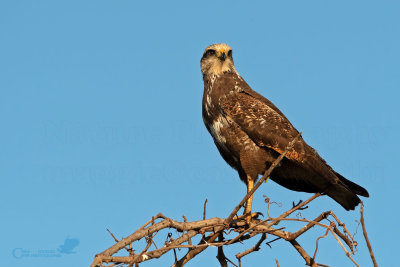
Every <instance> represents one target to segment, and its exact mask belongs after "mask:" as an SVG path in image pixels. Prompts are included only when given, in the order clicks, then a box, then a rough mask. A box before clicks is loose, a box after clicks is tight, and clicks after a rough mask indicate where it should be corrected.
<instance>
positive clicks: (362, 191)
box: [335, 172, 369, 197]
mask: <svg viewBox="0 0 400 267" xmlns="http://www.w3.org/2000/svg"><path fill="white" fill-rule="evenodd" d="M335 174H336V176H337V177H338V178H339V179H340V181H341V182H343V183H344V184H345V185H346V186H347V187H348V188H349V189H350V190H351V191H352V192H353V193H355V194H357V195H359V196H363V197H369V193H368V191H367V190H366V189H365V188H364V187H362V186H359V185H358V184H356V183H353V182H352V181H350V180H347V179H346V178H344V177H343V176H342V175H340V174H339V173H337V172H335Z"/></svg>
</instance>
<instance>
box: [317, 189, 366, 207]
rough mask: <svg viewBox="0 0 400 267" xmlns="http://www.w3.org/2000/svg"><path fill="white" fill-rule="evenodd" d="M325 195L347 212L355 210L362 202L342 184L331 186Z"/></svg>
mask: <svg viewBox="0 0 400 267" xmlns="http://www.w3.org/2000/svg"><path fill="white" fill-rule="evenodd" d="M325 193H326V194H327V195H328V196H330V197H331V198H333V199H334V200H335V201H336V202H337V203H339V204H340V205H342V207H343V208H345V209H346V210H354V208H355V207H356V206H357V205H358V204H359V203H360V201H361V200H360V199H359V197H358V196H357V195H356V194H355V193H353V192H352V191H350V190H349V189H348V188H347V187H346V186H345V185H343V184H340V183H338V184H332V185H330V186H329V187H328V188H327V189H326V190H325Z"/></svg>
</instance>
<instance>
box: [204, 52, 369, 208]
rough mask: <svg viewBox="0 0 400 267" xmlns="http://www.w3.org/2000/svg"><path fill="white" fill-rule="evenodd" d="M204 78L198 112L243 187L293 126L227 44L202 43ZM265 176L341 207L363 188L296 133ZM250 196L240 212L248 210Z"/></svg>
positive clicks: (288, 136)
mask: <svg viewBox="0 0 400 267" xmlns="http://www.w3.org/2000/svg"><path fill="white" fill-rule="evenodd" d="M200 63H201V72H202V73H203V80H204V94H203V108H202V116H203V120H204V124H205V126H206V128H207V130H208V131H209V133H210V134H211V136H212V138H213V140H214V143H215V145H216V146H217V148H218V151H219V152H220V154H221V156H222V157H223V158H224V160H225V161H226V162H227V163H228V164H229V165H230V166H231V167H233V168H234V169H235V170H237V171H238V174H239V177H240V179H241V180H242V181H243V182H245V183H246V185H247V192H249V191H250V190H251V189H252V188H253V185H254V182H255V181H256V180H257V178H258V176H259V175H260V174H261V175H262V174H264V173H265V171H266V170H267V169H268V168H269V167H270V166H271V164H272V162H273V161H274V160H275V159H276V158H277V157H278V156H279V155H280V154H281V153H282V152H283V151H284V150H285V148H286V146H287V145H288V143H289V142H290V141H291V140H292V139H293V138H295V137H296V136H297V134H298V131H297V130H296V129H295V128H294V127H293V125H292V124H291V123H290V121H289V120H288V119H287V118H286V117H285V115H283V113H282V112H281V111H280V110H279V109H278V108H277V107H276V106H275V105H274V104H272V103H271V102H270V101H269V100H268V99H266V98H265V97H263V96H262V95H260V94H258V93H257V92H255V91H253V90H252V89H251V88H250V86H249V85H248V84H247V83H246V82H245V81H244V79H243V78H242V77H241V76H240V75H239V74H238V73H237V71H236V69H235V66H234V64H233V58H232V49H231V48H230V47H229V46H228V45H227V44H213V45H210V46H209V47H207V48H206V49H205V51H204V54H203V57H202V58H201V61H200ZM270 179H271V180H273V181H274V182H276V183H278V184H280V185H281V186H284V187H286V188H288V189H290V190H294V191H302V192H308V193H317V192H319V193H322V194H326V195H328V196H329V197H331V198H333V199H334V200H335V201H336V202H338V203H339V204H340V205H342V206H343V208H345V209H346V210H353V209H354V208H355V207H356V206H357V205H358V204H359V203H360V199H359V197H358V196H357V195H360V196H364V197H368V196H369V194H368V192H367V190H365V189H364V188H363V187H361V186H359V185H357V184H355V183H353V182H351V181H349V180H347V179H346V178H344V177H343V176H342V175H340V174H339V173H337V172H335V171H334V170H333V169H332V168H331V167H330V166H329V165H328V164H327V163H326V162H325V160H324V159H322V158H321V157H320V156H319V155H318V153H317V151H315V149H313V148H312V147H311V146H309V145H308V144H307V143H306V142H305V141H304V140H303V139H302V138H300V139H299V140H298V141H297V142H296V144H295V145H294V147H293V149H291V150H290V151H289V152H288V153H287V154H286V156H285V157H284V158H283V160H282V161H281V163H280V164H279V165H278V166H277V167H276V168H275V169H274V171H273V172H272V173H271V175H270ZM251 206H252V197H251V198H250V199H249V200H248V201H247V203H246V207H245V211H244V214H249V213H250V212H251Z"/></svg>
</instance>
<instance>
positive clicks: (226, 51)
mask: <svg viewBox="0 0 400 267" xmlns="http://www.w3.org/2000/svg"><path fill="white" fill-rule="evenodd" d="M200 65H201V72H202V73H203V76H211V75H220V74H222V73H224V72H235V71H236V70H235V66H234V65H233V58H232V48H230V47H229V45H227V44H213V45H210V46H209V47H207V48H206V50H204V54H203V57H202V58H201V61H200Z"/></svg>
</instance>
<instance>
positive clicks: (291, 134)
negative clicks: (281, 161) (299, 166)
mask: <svg viewBox="0 0 400 267" xmlns="http://www.w3.org/2000/svg"><path fill="white" fill-rule="evenodd" d="M219 107H220V109H221V112H222V113H223V114H224V115H225V116H226V117H227V119H228V120H232V121H233V122H235V123H236V124H237V125H238V126H239V127H240V128H241V129H242V130H243V131H244V132H246V134H247V135H248V136H249V137H250V138H251V139H252V140H253V141H254V142H255V143H256V144H257V145H258V146H261V147H267V148H270V149H273V150H275V151H276V152H278V153H282V152H283V151H284V150H285V148H286V146H287V145H288V144H289V142H290V141H291V140H293V139H294V138H295V137H296V136H297V135H298V133H299V132H298V131H297V130H296V129H295V128H294V127H293V125H292V124H291V123H290V122H289V120H288V119H287V118H286V117H285V116H284V115H283V114H282V113H281V112H278V111H276V107H275V106H274V107H270V106H269V105H268V104H267V103H265V102H264V101H262V99H259V98H255V97H253V96H252V95H250V94H249V93H247V92H245V91H239V92H237V91H236V92H232V93H230V94H228V95H225V96H223V97H221V98H220V100H219ZM307 147H308V146H307V144H305V142H304V141H303V139H302V138H300V140H299V141H298V142H297V143H296V144H295V146H294V149H292V150H291V151H289V153H288V154H287V155H286V157H287V158H289V159H291V160H294V161H297V162H303V161H304V159H305V153H306V149H307Z"/></svg>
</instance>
